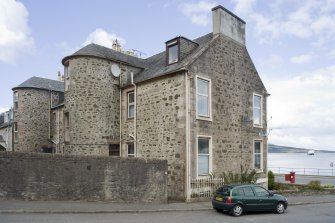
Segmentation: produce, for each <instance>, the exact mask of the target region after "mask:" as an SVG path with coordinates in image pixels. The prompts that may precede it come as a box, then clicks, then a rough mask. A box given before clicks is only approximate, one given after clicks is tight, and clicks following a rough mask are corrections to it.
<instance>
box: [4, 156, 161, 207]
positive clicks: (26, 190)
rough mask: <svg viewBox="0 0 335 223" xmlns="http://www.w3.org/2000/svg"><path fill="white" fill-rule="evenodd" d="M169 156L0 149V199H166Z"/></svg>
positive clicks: (136, 200)
mask: <svg viewBox="0 0 335 223" xmlns="http://www.w3.org/2000/svg"><path fill="white" fill-rule="evenodd" d="M166 173H167V161H165V160H158V159H142V158H121V157H102V156H68V155H67V156H65V155H58V154H34V153H11V152H0V200H5V199H20V200H21V199H22V200H89V201H97V200H98V201H111V202H154V203H165V202H167V175H166Z"/></svg>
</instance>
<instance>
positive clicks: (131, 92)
mask: <svg viewBox="0 0 335 223" xmlns="http://www.w3.org/2000/svg"><path fill="white" fill-rule="evenodd" d="M130 94H133V95H134V101H133V102H129V98H130V97H129V95H130ZM131 106H133V107H134V114H133V116H130V107H131ZM135 109H136V108H135V91H128V92H127V117H128V118H134V117H135Z"/></svg>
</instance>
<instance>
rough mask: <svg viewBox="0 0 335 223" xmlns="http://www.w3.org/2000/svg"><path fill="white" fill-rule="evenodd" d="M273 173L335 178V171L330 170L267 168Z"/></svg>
mask: <svg viewBox="0 0 335 223" xmlns="http://www.w3.org/2000/svg"><path fill="white" fill-rule="evenodd" d="M268 169H269V170H271V171H272V172H274V173H279V174H284V173H289V172H295V173H296V174H300V175H315V176H335V170H334V169H333V168H332V169H318V168H294V167H269V168H268Z"/></svg>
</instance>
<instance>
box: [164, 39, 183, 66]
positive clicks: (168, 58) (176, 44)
mask: <svg viewBox="0 0 335 223" xmlns="http://www.w3.org/2000/svg"><path fill="white" fill-rule="evenodd" d="M174 46H177V58H176V59H177V60H176V61H173V62H170V48H172V47H174ZM179 61H180V41H179V39H175V40H172V41H170V42H167V43H166V64H167V65H171V64H174V63H178V62H179Z"/></svg>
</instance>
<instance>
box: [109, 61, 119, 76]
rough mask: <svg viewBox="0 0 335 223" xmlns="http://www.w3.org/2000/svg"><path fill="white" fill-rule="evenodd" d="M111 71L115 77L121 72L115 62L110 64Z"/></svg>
mask: <svg viewBox="0 0 335 223" xmlns="http://www.w3.org/2000/svg"><path fill="white" fill-rule="evenodd" d="M111 72H112V74H113V75H114V76H115V77H118V76H120V74H121V69H120V67H119V65H117V64H113V65H112V66H111Z"/></svg>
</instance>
